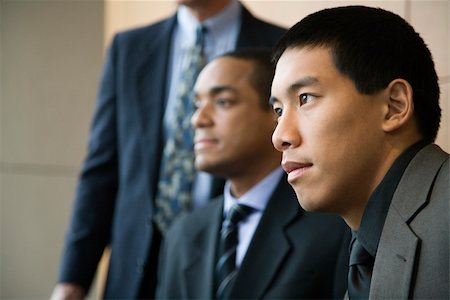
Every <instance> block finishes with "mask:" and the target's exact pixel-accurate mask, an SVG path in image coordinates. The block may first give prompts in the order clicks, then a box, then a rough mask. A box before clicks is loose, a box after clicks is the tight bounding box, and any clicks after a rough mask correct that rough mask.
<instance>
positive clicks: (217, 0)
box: [186, 0, 231, 22]
mask: <svg viewBox="0 0 450 300" xmlns="http://www.w3.org/2000/svg"><path fill="white" fill-rule="evenodd" d="M230 2H231V0H211V1H207V2H206V3H200V4H195V3H194V4H191V5H186V8H187V9H188V10H189V13H191V14H192V15H193V16H194V17H195V18H196V19H197V20H198V21H199V22H203V21H205V20H206V19H208V18H210V17H213V16H215V15H217V14H218V13H219V12H221V11H222V10H223V9H224V8H225V7H226V6H227V5H228V4H230Z"/></svg>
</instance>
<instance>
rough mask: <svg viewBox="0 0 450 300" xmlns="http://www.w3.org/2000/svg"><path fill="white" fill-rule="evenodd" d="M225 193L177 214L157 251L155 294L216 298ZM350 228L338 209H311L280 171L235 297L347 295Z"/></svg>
mask: <svg viewBox="0 0 450 300" xmlns="http://www.w3.org/2000/svg"><path fill="white" fill-rule="evenodd" d="M222 215H223V197H219V198H218V199H216V200H215V201H213V202H211V203H209V204H208V205H207V206H206V207H203V208H201V209H198V210H196V211H194V212H192V213H190V214H186V215H184V216H183V217H181V218H180V219H178V220H177V221H176V223H175V224H174V225H173V226H172V228H171V229H170V230H169V232H168V234H167V235H166V237H167V239H166V241H165V242H164V244H163V247H162V250H161V251H162V252H161V255H160V265H159V267H160V272H159V280H158V289H157V298H159V299H211V298H212V296H213V294H214V291H213V284H214V283H213V281H214V271H213V270H214V266H215V264H216V250H217V247H218V246H217V245H218V238H219V230H220V228H221V223H222ZM349 239H350V233H349V229H348V227H347V226H346V224H345V223H344V222H343V221H342V219H341V218H339V217H338V216H333V215H328V214H319V213H317V214H314V213H307V212H305V211H303V210H302V209H301V208H300V205H299V204H298V202H297V199H296V196H295V193H294V191H293V190H292V188H291V186H290V185H289V184H288V183H287V182H286V177H283V178H282V179H281V181H280V183H279V184H278V186H277V188H276V190H275V191H274V193H273V195H272V196H271V198H270V200H269V202H268V204H267V207H266V210H265V212H264V213H263V216H262V218H261V220H260V223H259V225H258V227H257V229H256V231H255V234H254V236H253V239H252V241H251V243H250V246H249V248H248V250H247V253H246V256H245V257H244V260H243V261H242V264H241V267H240V270H239V273H238V275H237V278H236V281H235V285H234V287H233V289H232V291H231V295H230V298H231V299H259V298H268V299H270V298H271V299H286V298H291V299H293V298H296V299H300V298H303V299H305V298H307V299H311V298H320V299H324V298H332V297H341V298H342V297H343V295H344V293H345V290H346V287H347V285H346V284H347V270H348V243H349Z"/></svg>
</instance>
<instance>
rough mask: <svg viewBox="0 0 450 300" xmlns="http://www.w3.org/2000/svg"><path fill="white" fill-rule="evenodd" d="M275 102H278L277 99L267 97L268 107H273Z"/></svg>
mask: <svg viewBox="0 0 450 300" xmlns="http://www.w3.org/2000/svg"><path fill="white" fill-rule="evenodd" d="M275 102H278V99H277V97H274V96H270V97H269V104H270V105H274V104H275Z"/></svg>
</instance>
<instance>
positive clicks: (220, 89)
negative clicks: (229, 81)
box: [194, 85, 236, 101]
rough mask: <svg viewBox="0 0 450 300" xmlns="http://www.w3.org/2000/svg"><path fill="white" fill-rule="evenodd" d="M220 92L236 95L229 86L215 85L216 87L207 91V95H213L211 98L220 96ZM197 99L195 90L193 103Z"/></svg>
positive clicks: (197, 94) (233, 89)
mask: <svg viewBox="0 0 450 300" xmlns="http://www.w3.org/2000/svg"><path fill="white" fill-rule="evenodd" d="M222 92H233V93H236V89H235V88H233V87H232V86H230V85H217V86H213V87H212V88H210V89H209V90H208V94H210V95H213V96H215V95H217V94H220V93H222ZM198 98H199V93H198V92H197V90H194V101H195V100H196V99H198Z"/></svg>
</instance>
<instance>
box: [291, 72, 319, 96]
mask: <svg viewBox="0 0 450 300" xmlns="http://www.w3.org/2000/svg"><path fill="white" fill-rule="evenodd" d="M318 84H319V80H318V79H317V78H316V77H311V76H308V77H304V78H301V79H299V80H297V81H296V82H294V83H293V84H291V85H290V86H289V88H288V92H289V93H293V92H295V91H298V90H299V89H301V88H303V87H305V86H314V85H318Z"/></svg>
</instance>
